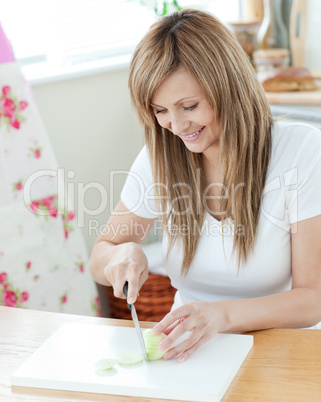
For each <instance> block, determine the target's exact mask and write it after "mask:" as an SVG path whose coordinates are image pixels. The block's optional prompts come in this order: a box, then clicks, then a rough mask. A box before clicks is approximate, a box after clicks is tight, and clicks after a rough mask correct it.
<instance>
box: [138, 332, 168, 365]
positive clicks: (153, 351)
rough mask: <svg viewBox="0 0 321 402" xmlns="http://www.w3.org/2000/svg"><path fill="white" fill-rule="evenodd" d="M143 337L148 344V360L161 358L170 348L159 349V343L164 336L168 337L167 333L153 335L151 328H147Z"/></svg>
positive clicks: (146, 344)
mask: <svg viewBox="0 0 321 402" xmlns="http://www.w3.org/2000/svg"><path fill="white" fill-rule="evenodd" d="M143 337H144V342H145V346H146V353H147V357H148V360H159V359H161V358H162V357H163V356H164V355H165V353H166V352H167V351H168V350H169V348H167V349H164V350H160V349H159V344H160V343H161V341H162V340H163V339H164V338H166V335H165V334H163V333H162V334H159V335H153V333H152V330H151V329H146V330H145V331H144V332H143Z"/></svg>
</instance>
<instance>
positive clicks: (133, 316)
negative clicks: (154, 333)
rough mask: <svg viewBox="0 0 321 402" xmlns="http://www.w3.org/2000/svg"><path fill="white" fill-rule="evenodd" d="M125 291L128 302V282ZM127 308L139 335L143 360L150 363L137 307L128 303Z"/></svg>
mask: <svg viewBox="0 0 321 402" xmlns="http://www.w3.org/2000/svg"><path fill="white" fill-rule="evenodd" d="M123 291H124V294H125V296H126V300H127V293H128V282H127V281H126V283H125V285H124V289H123ZM127 307H128V309H129V310H130V312H131V316H132V320H133V322H134V325H135V330H136V334H137V338H138V343H139V346H140V349H141V352H142V355H143V358H144V360H145V362H148V357H147V352H146V347H145V342H144V338H143V334H142V331H141V328H140V325H139V321H138V317H137V313H136V309H135V306H134V304H129V303H128V302H127Z"/></svg>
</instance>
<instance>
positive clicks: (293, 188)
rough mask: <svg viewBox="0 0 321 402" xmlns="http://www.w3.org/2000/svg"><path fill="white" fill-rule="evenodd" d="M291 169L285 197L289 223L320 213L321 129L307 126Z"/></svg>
mask: <svg viewBox="0 0 321 402" xmlns="http://www.w3.org/2000/svg"><path fill="white" fill-rule="evenodd" d="M293 166H294V167H293V169H292V170H291V178H290V179H289V180H291V185H290V187H289V191H288V197H287V204H288V205H287V209H288V214H289V221H290V224H292V223H294V222H298V221H301V220H304V219H309V218H312V217H314V216H317V215H321V131H320V130H318V129H317V128H314V127H309V131H308V132H307V135H306V136H305V138H304V139H303V142H302V145H301V148H300V153H299V155H298V157H297V161H296V163H295V164H294V165H293Z"/></svg>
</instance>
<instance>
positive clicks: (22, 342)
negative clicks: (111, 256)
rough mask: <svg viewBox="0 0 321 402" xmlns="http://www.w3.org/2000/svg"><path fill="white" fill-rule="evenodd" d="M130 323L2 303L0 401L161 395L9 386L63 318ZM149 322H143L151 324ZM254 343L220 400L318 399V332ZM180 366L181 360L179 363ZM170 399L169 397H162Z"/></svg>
mask: <svg viewBox="0 0 321 402" xmlns="http://www.w3.org/2000/svg"><path fill="white" fill-rule="evenodd" d="M70 321H78V322H83V323H94V324H98V325H116V326H132V322H131V321H124V320H113V319H106V318H94V317H84V316H75V315H68V314H58V313H47V312H40V311H32V310H23V309H16V308H12V307H2V306H0V401H1V402H12V401H19V402H25V401H29V402H39V401H41V402H54V401H60V402H61V401H63V402H67V401H70V402H71V401H75V400H76V401H107V402H129V401H130V402H147V401H155V402H156V401H163V402H165V400H163V399H162V400H161V399H151V398H137V397H125V396H116V395H101V394H87V393H79V392H69V391H68V392H66V391H56V390H39V389H32V388H22V387H13V388H12V389H11V387H10V375H11V373H13V372H14V371H15V370H16V369H17V368H18V367H19V366H20V365H21V363H22V362H23V361H24V360H25V359H26V358H27V357H28V356H30V355H31V353H33V352H34V351H35V350H36V349H37V348H38V347H39V346H40V345H41V344H42V343H43V342H44V341H45V340H46V339H47V338H48V337H49V336H50V335H51V334H52V333H53V332H54V331H55V330H56V329H58V328H59V327H60V325H62V324H63V323H65V322H70ZM152 325H153V324H152V323H142V327H151V326H152ZM251 334H252V335H254V346H253V348H252V349H251V351H250V353H249V355H248V357H247V358H246V359H245V361H244V363H243V365H242V367H241V368H240V370H239V371H238V373H237V375H236V377H235V378H234V380H233V382H232V383H231V385H230V387H229V389H228V390H227V392H226V394H225V396H224V398H223V401H233V402H238V401H246V402H249V401H300V402H305V401H308V402H310V401H321V331H320V330H308V329H272V330H267V331H258V332H253V333H251ZM183 364H184V363H183ZM166 401H167V402H168V400H166Z"/></svg>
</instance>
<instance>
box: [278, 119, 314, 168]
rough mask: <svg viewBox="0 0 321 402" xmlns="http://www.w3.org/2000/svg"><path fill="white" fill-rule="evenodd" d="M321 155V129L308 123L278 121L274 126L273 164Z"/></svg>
mask: <svg viewBox="0 0 321 402" xmlns="http://www.w3.org/2000/svg"><path fill="white" fill-rule="evenodd" d="M320 157H321V130H319V129H318V128H316V127H314V126H311V125H310V124H306V123H301V122H298V123H292V122H286V121H277V122H275V123H274V126H273V128H272V154H271V164H272V165H273V164H274V163H277V162H280V161H281V160H283V161H292V162H295V161H297V160H298V159H301V158H304V159H305V158H307V159H309V158H312V159H315V158H320Z"/></svg>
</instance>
